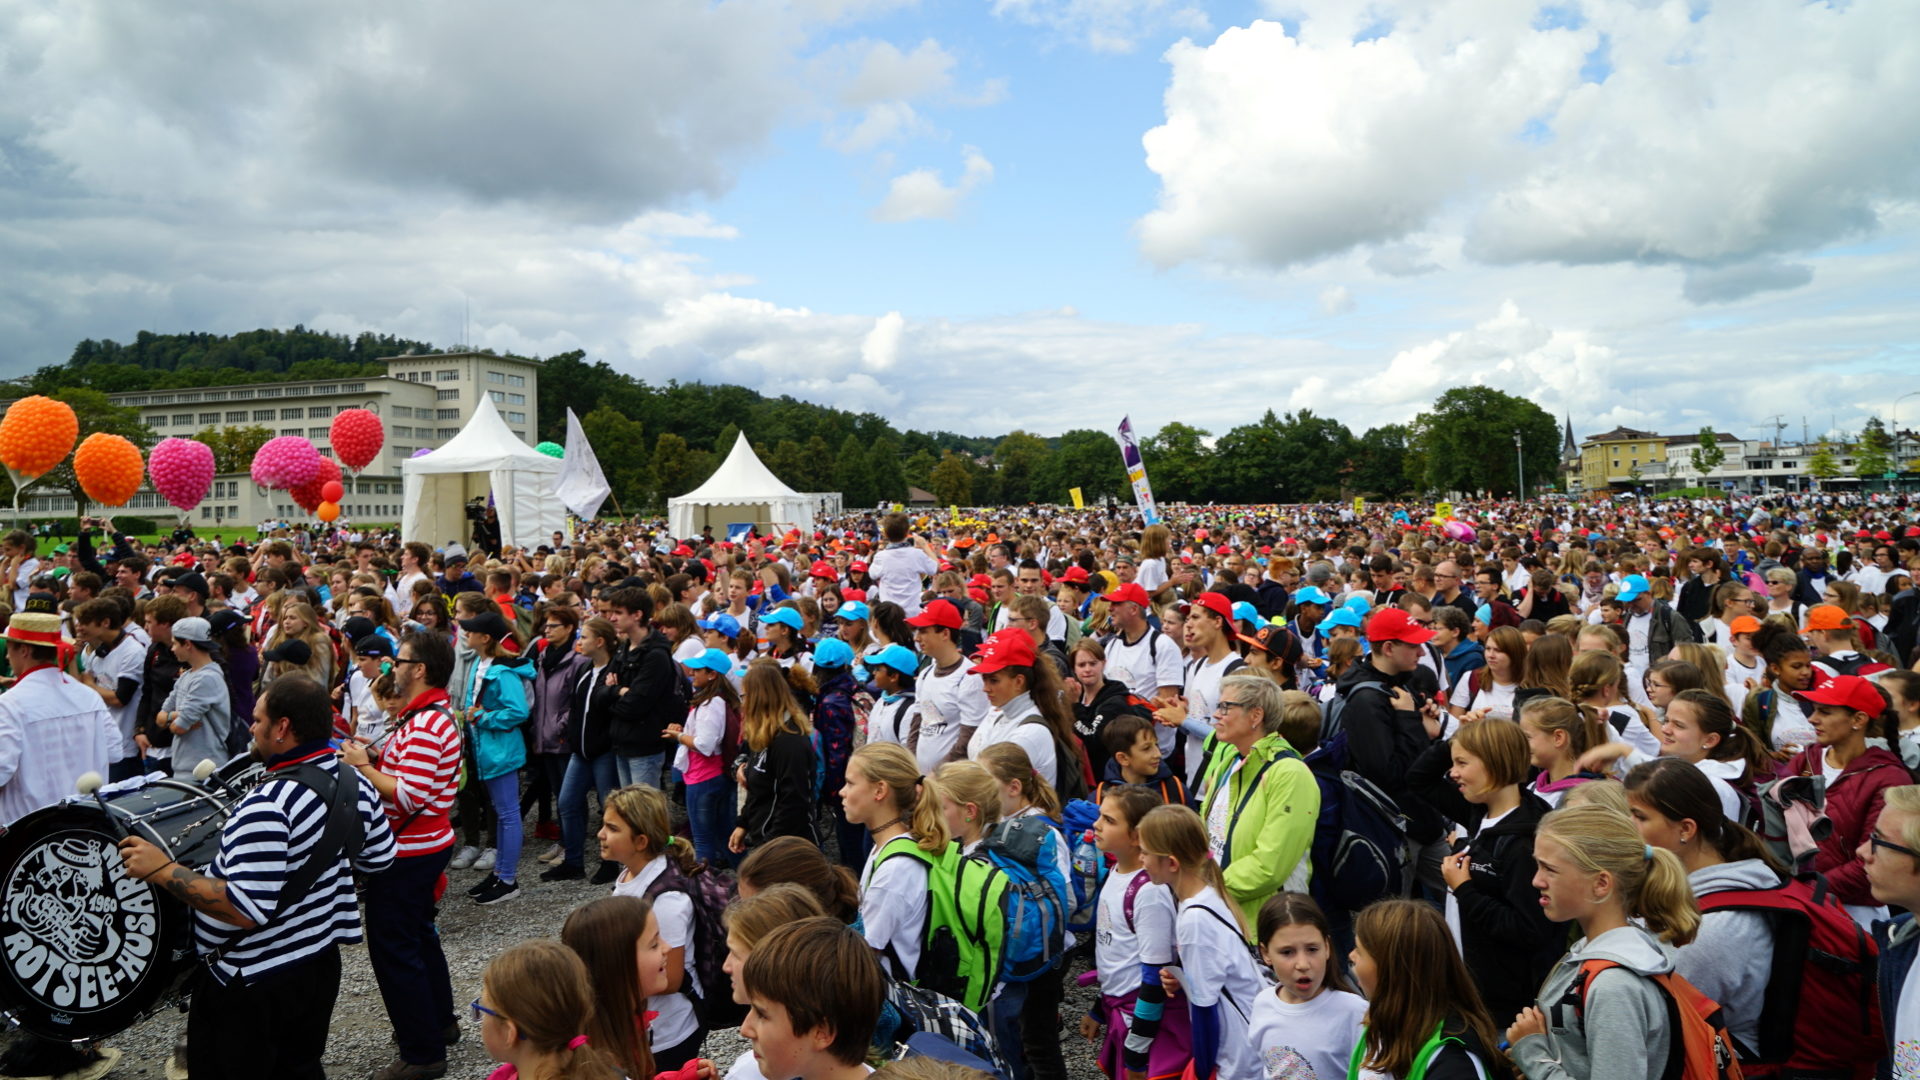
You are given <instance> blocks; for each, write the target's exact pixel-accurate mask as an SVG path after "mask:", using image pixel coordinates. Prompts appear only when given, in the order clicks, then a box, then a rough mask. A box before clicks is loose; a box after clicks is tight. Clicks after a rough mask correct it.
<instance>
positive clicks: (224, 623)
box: [207, 608, 247, 637]
mask: <svg viewBox="0 0 1920 1080" xmlns="http://www.w3.org/2000/svg"><path fill="white" fill-rule="evenodd" d="M246 621H247V620H246V616H244V615H241V614H240V613H239V612H237V611H235V610H233V609H232V608H221V609H220V610H219V611H216V612H214V613H213V614H211V615H209V616H207V625H208V626H210V627H212V628H213V636H214V637H224V636H226V633H227V631H229V630H231V629H233V628H234V627H236V626H243V625H245V624H246Z"/></svg>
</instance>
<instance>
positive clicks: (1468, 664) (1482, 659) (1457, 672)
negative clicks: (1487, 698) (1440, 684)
mask: <svg viewBox="0 0 1920 1080" xmlns="http://www.w3.org/2000/svg"><path fill="white" fill-rule="evenodd" d="M1445 662H1446V665H1447V685H1448V686H1459V685H1460V682H1461V680H1462V679H1465V678H1466V677H1467V675H1468V673H1470V672H1472V671H1473V670H1474V669H1476V668H1483V667H1486V666H1487V651H1486V649H1484V648H1482V647H1481V645H1480V643H1479V642H1477V641H1474V640H1472V639H1471V638H1461V639H1460V644H1458V645H1455V646H1454V647H1453V651H1452V652H1450V653H1448V654H1447V655H1446V661H1445ZM1461 700H1462V701H1463V702H1464V701H1465V700H1466V699H1465V698H1462V699H1461Z"/></svg>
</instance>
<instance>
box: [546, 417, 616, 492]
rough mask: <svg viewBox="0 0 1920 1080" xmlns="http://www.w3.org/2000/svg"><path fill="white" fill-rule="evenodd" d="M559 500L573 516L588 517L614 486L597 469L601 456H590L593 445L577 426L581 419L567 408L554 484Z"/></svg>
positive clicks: (598, 468)
mask: <svg viewBox="0 0 1920 1080" xmlns="http://www.w3.org/2000/svg"><path fill="white" fill-rule="evenodd" d="M555 490H556V493H557V494H558V495H559V496H560V501H561V502H562V503H564V504H565V505H566V507H567V509H568V510H571V511H572V512H573V514H574V516H576V517H581V518H591V517H593V516H594V515H595V514H598V513H599V512H600V504H601V503H603V502H606V501H607V496H608V495H611V494H613V489H612V488H610V487H608V486H607V477H606V474H605V473H602V472H601V471H600V459H599V458H596V457H594V456H593V445H592V444H591V443H589V442H587V433H586V432H585V431H583V430H582V429H581V427H580V418H579V417H577V416H575V415H573V410H572V409H568V410H567V453H566V456H565V457H564V458H561V459H560V481H559V483H558V484H557V485H555Z"/></svg>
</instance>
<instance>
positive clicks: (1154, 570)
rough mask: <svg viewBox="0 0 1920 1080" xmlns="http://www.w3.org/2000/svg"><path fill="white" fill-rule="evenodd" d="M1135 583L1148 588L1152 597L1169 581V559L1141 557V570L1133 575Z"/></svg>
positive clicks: (1148, 593)
mask: <svg viewBox="0 0 1920 1080" xmlns="http://www.w3.org/2000/svg"><path fill="white" fill-rule="evenodd" d="M1133 583H1134V584H1135V585H1138V586H1140V587H1141V588H1143V589H1145V590H1147V595H1148V596H1149V597H1151V596H1152V595H1153V594H1154V593H1157V592H1159V591H1160V589H1161V588H1162V587H1163V586H1165V585H1166V583H1167V560H1165V559H1141V560H1140V571H1139V573H1136V574H1135V575H1133Z"/></svg>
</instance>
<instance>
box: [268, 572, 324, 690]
mask: <svg viewBox="0 0 1920 1080" xmlns="http://www.w3.org/2000/svg"><path fill="white" fill-rule="evenodd" d="M295 595H296V594H294V593H291V592H286V593H279V594H276V598H277V597H278V596H285V597H286V598H287V599H285V600H282V601H281V602H280V608H279V612H278V614H277V615H276V617H275V620H274V628H273V637H272V638H270V639H269V641H268V644H267V650H272V649H277V648H279V647H280V646H282V645H284V644H286V643H287V642H289V641H298V642H301V643H303V644H305V645H306V647H307V649H308V653H309V655H308V657H307V662H306V663H304V664H294V663H291V662H288V661H285V660H275V661H272V662H270V663H268V664H267V670H266V680H265V681H266V682H272V681H273V680H274V679H277V678H279V677H280V676H282V675H285V674H286V673H288V672H290V671H298V672H301V673H302V674H305V675H310V676H312V677H313V680H314V681H315V682H317V683H319V684H320V685H321V686H328V687H330V686H332V685H333V642H332V641H330V640H328V638H327V632H326V631H325V630H322V629H320V616H319V615H318V614H317V613H316V612H315V611H314V610H313V607H312V605H309V604H305V603H302V602H300V601H299V600H296V599H294V596H295Z"/></svg>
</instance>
